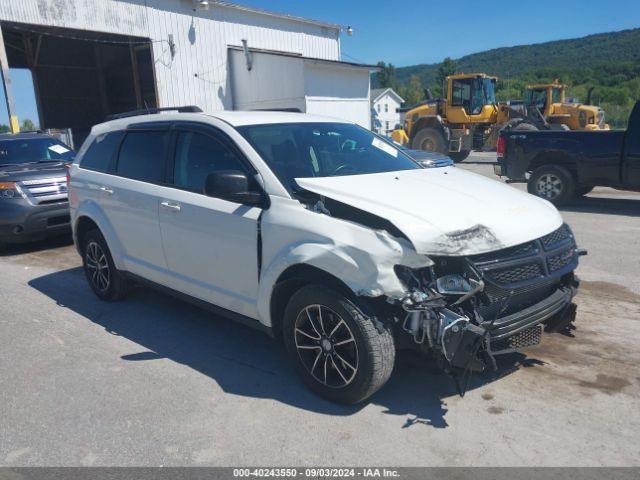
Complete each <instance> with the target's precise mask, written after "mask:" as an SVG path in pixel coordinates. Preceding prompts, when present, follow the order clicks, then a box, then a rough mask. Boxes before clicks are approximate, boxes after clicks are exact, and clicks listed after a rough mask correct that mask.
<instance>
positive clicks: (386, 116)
mask: <svg viewBox="0 0 640 480" xmlns="http://www.w3.org/2000/svg"><path fill="white" fill-rule="evenodd" d="M385 105H387V110H388V111H385ZM378 107H379V108H380V111H379V112H378ZM398 108H400V103H398V101H397V100H396V99H395V98H394V97H393V96H392V95H389V93H385V94H384V95H383V96H382V97H380V99H378V100H377V101H376V102H374V103H373V109H374V111H375V114H376V117H377V119H378V121H379V122H380V124H381V127H380V131H378V133H381V134H383V135H386V134H388V133H389V132H391V131H392V130H393V129H394V127H395V126H396V124H398V123H400V114H399V113H398V112H397V111H396V110H397V109H398ZM387 122H389V128H388V129H387Z"/></svg>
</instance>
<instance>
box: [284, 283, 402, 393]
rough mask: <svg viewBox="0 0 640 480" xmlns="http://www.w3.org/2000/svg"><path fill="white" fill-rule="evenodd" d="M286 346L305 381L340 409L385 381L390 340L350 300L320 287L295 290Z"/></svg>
mask: <svg viewBox="0 0 640 480" xmlns="http://www.w3.org/2000/svg"><path fill="white" fill-rule="evenodd" d="M283 335H284V343H285V345H286V347H287V352H288V353H289V357H290V358H291V360H292V361H293V362H294V364H295V366H296V369H297V370H298V373H299V374H300V375H301V377H302V379H303V381H304V382H305V383H306V384H307V385H308V386H309V387H310V388H311V389H312V390H313V391H314V392H316V393H317V394H318V395H320V396H322V397H324V398H327V399H329V400H331V401H334V402H338V403H346V404H353V403H358V402H360V401H362V400H364V399H366V398H368V397H369V396H371V395H372V394H373V393H375V392H376V391H377V390H379V389H380V388H381V387H382V386H383V385H384V384H385V383H386V381H387V380H388V379H389V377H390V375H391V372H392V370H393V364H394V359H395V346H394V343H393V337H392V335H391V333H390V332H389V331H387V330H382V331H379V330H378V329H377V328H376V326H375V325H374V324H373V322H372V320H371V319H370V318H369V317H367V316H366V315H365V314H364V313H363V312H362V311H361V310H360V309H359V308H358V307H357V306H356V305H355V304H354V303H353V302H352V301H351V300H349V299H348V298H346V297H345V296H344V295H342V294H340V293H338V292H336V291H334V290H331V289H329V288H326V287H323V286H321V285H309V286H306V287H303V288H301V289H300V290H298V291H297V292H296V293H295V294H294V295H293V297H291V300H290V301H289V303H288V305H287V308H286V309H285V314H284V323H283Z"/></svg>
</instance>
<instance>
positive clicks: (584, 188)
mask: <svg viewBox="0 0 640 480" xmlns="http://www.w3.org/2000/svg"><path fill="white" fill-rule="evenodd" d="M594 188H595V187H594V186H593V185H578V186H577V187H576V196H578V197H582V196H584V195H586V194H588V193H590V192H591V191H592V190H593V189H594Z"/></svg>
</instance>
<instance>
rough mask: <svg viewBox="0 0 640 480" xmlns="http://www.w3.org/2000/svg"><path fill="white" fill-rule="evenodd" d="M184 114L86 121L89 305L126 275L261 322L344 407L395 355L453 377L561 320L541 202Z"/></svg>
mask: <svg viewBox="0 0 640 480" xmlns="http://www.w3.org/2000/svg"><path fill="white" fill-rule="evenodd" d="M189 110H192V109H187V108H183V109H181V110H180V111H179V112H178V113H167V112H163V113H154V114H150V115H139V116H138V115H136V116H125V117H123V118H119V119H115V120H112V121H109V122H106V123H103V124H101V125H97V126H95V127H94V128H93V129H92V131H91V134H90V136H89V137H88V138H87V140H86V142H85V143H84V145H83V146H82V148H81V150H80V152H79V153H78V159H77V160H76V162H74V164H73V165H72V167H71V169H70V178H71V180H70V194H71V197H70V198H71V202H70V206H71V217H72V225H73V233H74V239H75V242H76V245H77V248H78V251H79V253H80V254H81V255H82V259H83V263H84V271H85V274H86V277H87V280H88V282H89V284H90V286H91V288H92V289H93V291H94V292H95V294H96V295H97V296H98V297H99V298H101V299H104V300H115V299H119V298H121V297H123V296H124V294H125V292H126V290H127V285H128V284H129V282H130V281H131V280H134V281H141V282H143V283H146V284H151V285H156V286H159V287H161V288H162V289H163V290H165V291H169V292H174V293H176V294H177V295H178V296H180V297H182V298H188V299H192V300H194V301H195V302H196V303H199V304H202V305H206V306H209V307H211V308H212V309H214V310H216V311H219V312H222V313H224V314H227V315H228V316H230V317H233V318H235V319H238V320H241V321H244V322H245V323H248V324H252V325H254V326H258V327H260V328H263V329H265V330H267V331H269V332H270V333H271V334H272V335H274V336H276V337H279V338H282V339H283V341H284V344H285V345H286V349H287V351H288V353H289V355H290V358H291V361H292V363H293V364H295V366H296V368H297V370H298V371H299V373H300V374H301V376H302V378H303V379H304V381H305V382H306V383H307V384H308V385H309V387H311V388H312V389H313V390H315V391H316V392H317V393H319V394H320V395H322V396H324V397H327V398H329V399H331V400H334V401H339V402H346V403H354V402H359V401H361V400H363V399H366V398H367V397H369V396H370V395H371V394H373V393H374V392H375V391H376V390H378V389H379V388H380V387H381V386H382V385H383V384H384V383H385V382H386V381H387V379H388V378H389V376H390V375H391V371H392V369H393V365H394V358H395V352H396V349H400V348H415V349H418V350H421V351H425V352H430V353H431V354H433V355H434V356H435V357H436V358H437V359H438V361H439V362H440V364H441V365H442V366H443V367H444V368H446V369H447V370H448V371H450V372H451V373H453V374H454V375H464V374H467V373H468V372H470V371H481V370H483V369H484V368H485V367H487V366H494V365H495V363H494V357H495V355H498V354H500V353H504V352H511V351H513V350H514V349H518V348H523V347H527V346H530V345H534V344H536V343H538V342H539V341H540V337H541V331H542V324H546V325H548V326H550V327H554V326H555V327H557V326H558V325H561V324H562V323H563V322H566V321H567V319H570V317H571V315H570V313H571V301H572V298H573V296H574V294H575V292H576V288H577V285H578V283H577V280H576V278H575V277H574V274H573V271H574V269H575V268H576V266H577V264H578V251H577V250H576V244H575V242H574V238H573V234H572V233H571V229H570V228H569V227H568V226H567V225H566V224H563V222H562V219H561V217H560V215H559V214H558V212H557V210H556V209H555V208H554V207H553V206H552V205H551V204H550V203H549V202H547V201H545V200H542V199H539V198H536V197H534V196H532V195H529V194H526V193H522V192H519V191H518V190H516V189H513V188H511V187H509V186H506V185H502V184H500V183H499V182H496V181H494V180H490V179H487V178H484V177H481V176H478V175H475V174H472V173H469V172H466V171H464V170H462V169H459V168H454V167H443V168H422V167H421V166H420V165H419V164H418V163H416V162H415V161H414V160H412V159H411V158H410V157H408V156H407V155H405V154H404V153H403V152H402V151H401V150H398V149H397V148H395V147H394V146H392V145H390V144H389V143H388V142H386V141H384V140H382V139H380V138H378V137H376V136H375V135H374V134H372V133H371V132H370V131H368V130H365V129H363V128H361V127H359V126H357V125H354V124H351V123H347V122H343V121H339V120H335V119H327V118H324V117H317V116H312V115H305V114H299V113H284V112H280V113H276V112H220V113H217V114H215V115H205V114H202V113H189ZM193 110H195V109H193Z"/></svg>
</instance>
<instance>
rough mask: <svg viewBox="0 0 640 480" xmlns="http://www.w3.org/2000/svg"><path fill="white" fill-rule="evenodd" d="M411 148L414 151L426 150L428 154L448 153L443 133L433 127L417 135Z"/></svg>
mask: <svg viewBox="0 0 640 480" xmlns="http://www.w3.org/2000/svg"><path fill="white" fill-rule="evenodd" d="M411 148H412V149H414V150H426V151H428V152H439V153H445V154H446V153H448V150H449V149H448V148H446V142H445V139H444V136H443V135H442V132H441V131H440V130H438V129H435V128H432V127H425V128H423V129H421V130H419V131H418V133H416V135H415V137H413V140H411Z"/></svg>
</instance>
